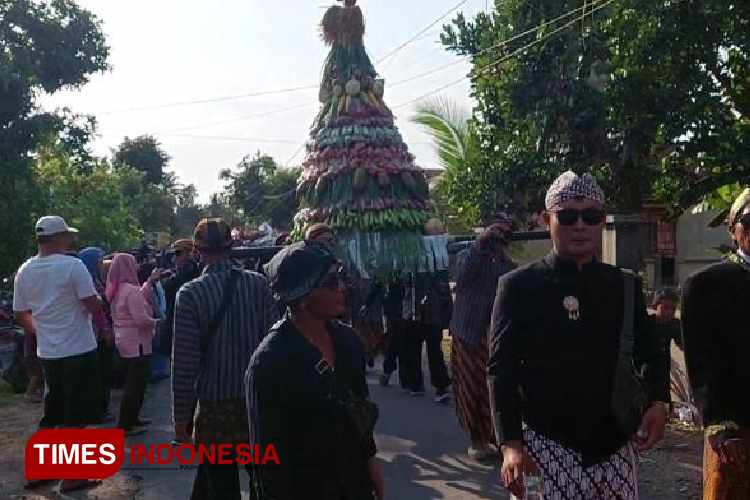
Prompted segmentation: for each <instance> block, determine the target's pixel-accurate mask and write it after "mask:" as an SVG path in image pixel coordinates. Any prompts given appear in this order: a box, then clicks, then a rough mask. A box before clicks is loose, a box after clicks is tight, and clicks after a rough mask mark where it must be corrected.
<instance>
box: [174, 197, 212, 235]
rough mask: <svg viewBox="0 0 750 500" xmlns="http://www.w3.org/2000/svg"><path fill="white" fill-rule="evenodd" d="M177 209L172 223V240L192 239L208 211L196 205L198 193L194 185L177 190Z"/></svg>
mask: <svg viewBox="0 0 750 500" xmlns="http://www.w3.org/2000/svg"><path fill="white" fill-rule="evenodd" d="M175 194H176V202H177V208H176V210H175V213H174V218H173V222H172V231H171V232H172V238H173V239H175V240H176V239H180V238H192V236H193V230H194V229H195V226H196V224H197V223H198V221H200V220H201V219H203V218H204V217H206V209H205V208H204V207H202V206H200V205H198V204H197V203H196V198H197V197H198V191H197V190H196V188H195V186H194V185H193V184H188V185H187V186H180V187H178V188H176V189H175Z"/></svg>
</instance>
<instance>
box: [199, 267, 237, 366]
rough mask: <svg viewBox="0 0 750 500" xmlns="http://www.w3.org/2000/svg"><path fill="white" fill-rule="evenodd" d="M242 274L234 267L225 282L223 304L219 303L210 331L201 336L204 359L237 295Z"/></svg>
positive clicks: (209, 325)
mask: <svg viewBox="0 0 750 500" xmlns="http://www.w3.org/2000/svg"><path fill="white" fill-rule="evenodd" d="M240 274H241V273H240V271H238V270H237V269H232V270H231V271H230V272H229V278H227V280H226V282H225V283H224V291H223V293H222V295H221V304H220V305H219V309H217V311H216V314H214V317H213V318H211V322H210V323H209V324H208V332H207V333H206V335H202V336H201V352H202V354H203V358H204V359H205V357H206V353H207V352H208V345H209V344H210V343H211V340H212V339H213V338H214V336H215V335H216V330H218V329H219V324H220V323H221V321H222V320H223V319H224V316H225V314H226V312H227V309H228V308H229V306H230V305H231V304H232V299H233V298H234V296H235V295H236V294H235V289H236V287H237V281H238V280H239V278H240Z"/></svg>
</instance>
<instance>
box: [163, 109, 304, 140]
mask: <svg viewBox="0 0 750 500" xmlns="http://www.w3.org/2000/svg"><path fill="white" fill-rule="evenodd" d="M316 106H317V105H316V104H310V103H306V104H298V105H296V106H291V107H288V108H281V109H274V110H271V111H266V112H263V113H254V114H250V115H244V116H238V117H236V118H229V119H227V120H221V121H216V122H209V123H201V124H199V125H193V126H190V127H181V128H176V129H170V130H165V131H163V132H154V134H171V133H174V132H184V131H188V130H200V129H204V128H209V127H215V126H218V125H226V124H229V123H237V122H244V121H247V120H252V119H253V118H262V117H266V116H272V115H277V114H280V113H286V112H287V111H295V110H298V109H305V108H314V107H316Z"/></svg>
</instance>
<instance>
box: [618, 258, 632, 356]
mask: <svg viewBox="0 0 750 500" xmlns="http://www.w3.org/2000/svg"><path fill="white" fill-rule="evenodd" d="M622 277H623V281H624V284H625V290H624V293H625V296H624V299H623V301H624V307H623V310H622V314H623V316H622V331H621V332H620V358H621V359H622V360H623V361H625V362H626V363H627V364H628V365H629V364H632V363H633V349H634V345H635V332H634V331H633V313H634V308H635V304H633V298H634V297H633V294H634V293H635V276H634V275H633V273H632V272H630V271H623V273H622Z"/></svg>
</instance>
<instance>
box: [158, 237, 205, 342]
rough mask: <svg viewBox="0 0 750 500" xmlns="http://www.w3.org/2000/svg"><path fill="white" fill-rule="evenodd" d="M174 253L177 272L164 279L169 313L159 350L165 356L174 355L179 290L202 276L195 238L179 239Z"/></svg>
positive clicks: (162, 325) (163, 324) (172, 250)
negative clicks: (196, 259)
mask: <svg viewBox="0 0 750 500" xmlns="http://www.w3.org/2000/svg"><path fill="white" fill-rule="evenodd" d="M170 253H172V254H173V255H174V263H175V273H174V274H173V275H172V276H171V277H169V278H166V279H164V280H162V282H161V285H162V287H163V288H164V298H165V301H166V304H167V314H166V318H165V320H164V321H162V322H161V339H160V341H159V346H158V352H159V354H163V355H164V356H171V355H172V339H173V337H174V306H175V301H176V300H177V292H179V291H180V288H181V287H182V285H184V284H185V283H189V282H190V281H193V280H194V279H195V278H197V277H198V276H200V268H199V267H198V264H197V263H196V262H195V259H194V258H193V240H177V241H175V242H174V244H173V245H172V249H171V251H170Z"/></svg>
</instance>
